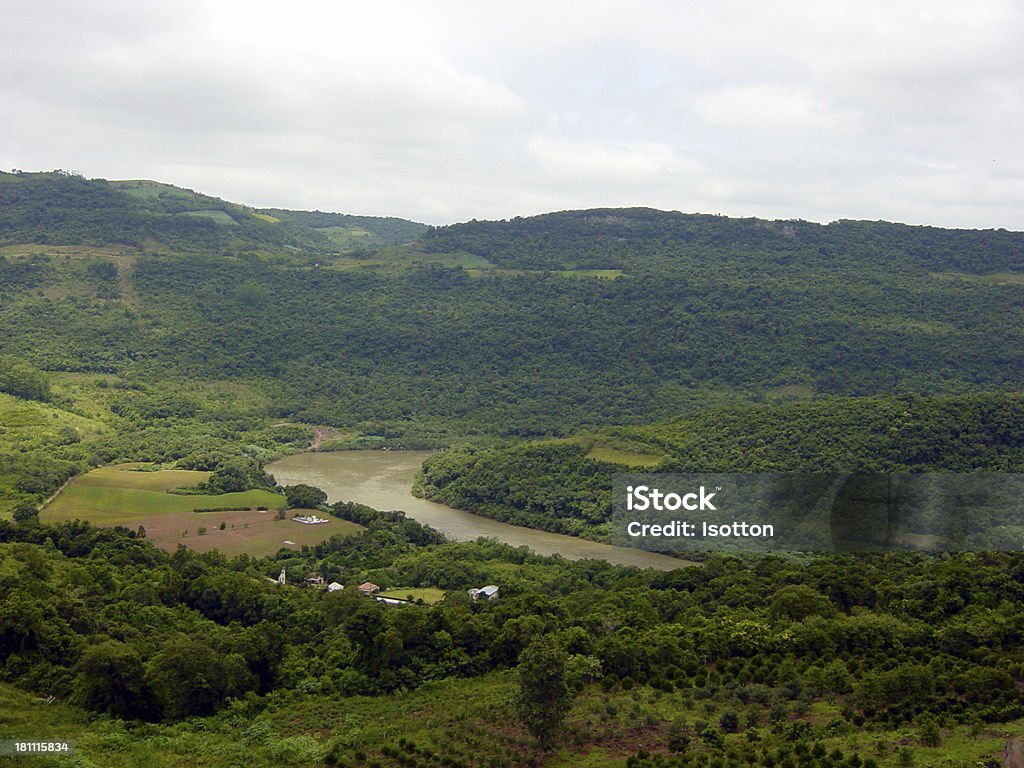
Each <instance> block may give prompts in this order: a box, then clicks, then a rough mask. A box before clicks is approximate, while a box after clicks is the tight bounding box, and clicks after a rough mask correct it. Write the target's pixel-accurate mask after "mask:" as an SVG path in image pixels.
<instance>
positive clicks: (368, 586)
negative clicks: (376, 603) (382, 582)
mask: <svg viewBox="0 0 1024 768" xmlns="http://www.w3.org/2000/svg"><path fill="white" fill-rule="evenodd" d="M359 591H360V592H362V593H363V594H364V595H373V594H376V593H377V592H380V587H378V586H377V585H376V584H374V583H373V582H372V581H365V582H363V583H362V584H360V585H359Z"/></svg>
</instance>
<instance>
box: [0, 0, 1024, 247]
mask: <svg viewBox="0 0 1024 768" xmlns="http://www.w3.org/2000/svg"><path fill="white" fill-rule="evenodd" d="M2 19H3V23H2V24H0V105H3V106H2V107H0V110H2V114H3V118H2V119H0V168H3V169H4V170H10V169H14V168H17V169H21V170H29V171H36V170H52V169H56V168H62V169H64V170H70V171H76V172H78V173H81V174H83V175H85V176H87V177H90V178H94V177H99V178H107V179H133V178H148V179H154V180H157V181H164V182H168V183H172V184H177V185H179V186H183V187H187V188H190V189H195V190H196V191H199V192H204V193H207V194H212V195H216V196H218V197H223V198H225V199H228V200H231V201H234V202H240V203H245V204H248V205H253V206H258V207H282V208H295V209H319V210H325V211H337V212H341V213H355V214H366V215H378V216H401V217H404V218H410V219H414V220H417V221H422V222H426V223H429V224H446V223H452V222H455V221H465V220H468V219H472V218H477V219H493V218H510V217H513V216H527V215H532V214H536V213H541V212H546V211H554V210H564V209H579V208H590V207H599V206H600V207H604V206H650V207H654V208H661V209H666V210H680V211H684V212H700V213H717V214H724V215H728V216H758V217H763V218H772V219H776V218H778V219H806V220H810V221H820V222H828V221H834V220H836V219H885V220H888V221H900V222H906V223H911V224H931V225H938V226H945V227H968V228H1000V227H1002V228H1006V229H1015V230H1024V141H1022V136H1024V45H1022V44H1021V41H1022V40H1024V4H1022V3H1017V2H1010V1H1005V2H1004V1H1001V0H973V2H970V3H967V2H964V1H963V0H958V2H947V1H946V0H927V1H924V2H916V1H906V2H901V1H900V0H886V1H885V2H873V1H872V0H863V1H858V0H844V1H843V2H836V1H834V0H807V1H801V2H788V1H787V0H775V1H774V2H771V3H764V2H755V1H752V2H747V1H746V0H735V1H733V0H724V1H721V2H717V3H714V4H711V3H706V2H687V1H685V0H668V1H666V2H660V1H659V0H632V1H631V2H629V3H626V2H606V1H605V0H587V2H581V1H576V0H572V1H566V0H545V2H532V1H531V0H524V1H523V2H506V3H491V2H481V0H477V2H467V1H463V0H459V1H457V2H456V1H454V0H414V1H413V2H399V1H395V2H390V1H389V0H374V1H373V2H366V1H364V2H360V3H356V2H349V1H348V0H293V2H290V3H268V2H263V0H246V2H236V1H235V0H217V1H216V2H212V1H210V0H206V1H202V2H200V1H196V0H177V1H176V2H174V3H169V2H160V1H157V0H90V1H89V2H82V0H3V7H2Z"/></svg>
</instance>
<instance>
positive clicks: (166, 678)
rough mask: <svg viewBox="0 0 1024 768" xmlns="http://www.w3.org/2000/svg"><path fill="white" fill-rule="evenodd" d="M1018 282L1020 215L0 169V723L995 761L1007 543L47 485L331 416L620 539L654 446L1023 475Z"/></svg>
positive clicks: (254, 454)
mask: <svg viewBox="0 0 1024 768" xmlns="http://www.w3.org/2000/svg"><path fill="white" fill-rule="evenodd" d="M1022 276H1024V234H1022V233H1014V232H1006V231H1002V230H1000V231H966V230H943V229H937V228H930V227H909V226H904V225H899V224H890V223H886V222H861V221H839V222H833V223H831V224H828V225H819V224H813V223H809V222H804V221H763V220H758V219H730V218H726V217H719V216H703V215H687V214H682V213H675V212H662V211H654V210H650V209H617V210H612V209H602V210H589V211H567V212H562V213H554V214H548V215H544V216H536V217H530V218H516V219H513V220H509V221H490V222H485V221H471V222H467V223H464V224H456V225H452V226H447V227H435V228H428V227H425V226H423V225H420V224H417V223H415V222H409V221H404V220H401V219H396V218H377V217H366V216H355V215H346V214H341V213H327V212H321V211H312V212H309V211H285V210H277V209H274V210H271V209H256V208H251V207H248V206H245V205H241V204H236V203H230V202H226V201H223V200H219V199H217V198H213V197H210V196H207V195H203V194H201V193H197V192H193V191H191V190H185V189H180V188H177V187H173V186H170V185H166V184H160V183H157V182H150V181H122V182H107V181H104V180H100V179H91V180H90V179H84V178H82V177H80V176H77V175H75V174H70V173H65V172H53V173H24V172H14V173H0V328H2V330H3V333H0V584H2V585H3V589H2V590H0V739H2V738H7V737H9V736H18V737H32V738H40V739H42V738H53V737H61V738H65V737H66V738H75V739H77V740H78V742H79V746H80V748H81V754H80V755H78V756H76V757H75V758H73V760H74V761H77V762H76V763H75V764H78V765H82V766H92V765H104V766H108V765H109V766H121V765H124V766H128V765H137V764H140V763H141V762H146V764H147V765H152V766H184V765H196V764H204V765H211V766H238V765H268V766H270V765H273V766H275V767H279V766H319V765H345V766H353V767H354V766H367V767H368V768H384V766H387V768H397V767H398V766H403V767H404V766H410V767H415V766H424V767H425V768H426V767H428V766H429V767H430V768H435V767H436V766H444V767H446V768H463V767H465V768H468V766H478V765H486V766H491V767H492V768H513V767H516V768H518V766H540V765H550V766H556V765H557V766H560V765H576V764H580V763H579V761H580V760H586V761H589V762H587V764H588V765H593V766H613V765H615V766H623V765H629V766H632V767H633V768H647V767H648V766H677V765H678V766H708V767H711V766H714V768H725V767H726V766H730V767H731V766H745V765H760V766H766V768H777V767H778V768H782V767H786V768H796V766H849V768H858V766H861V767H862V768H868V767H870V766H872V765H874V766H896V765H899V766H909V765H914V764H919V765H926V764H935V765H949V766H954V765H956V766H959V765H971V766H976V765H979V764H981V765H998V764H1000V763H999V762H997V761H999V760H1000V757H1001V756H1002V755H1003V750H1004V749H1006V750H1009V752H1010V753H1011V756H1012V753H1013V752H1014V751H1015V750H1018V751H1019V750H1020V749H1022V748H1024V744H1022V743H1021V737H1020V736H1019V734H1020V733H1021V729H1022V727H1024V726H1022V724H1024V699H1022V694H1021V690H1022V688H1024V624H1022V618H1021V616H1022V614H1021V611H1020V604H1021V600H1022V599H1024V561H1022V559H1021V556H1020V554H1019V553H987V552H978V553H966V554H954V555H923V554H914V553H907V552H903V553H892V554H888V555H858V556H856V557H854V556H838V555H836V556H822V557H810V556H806V555H803V556H801V555H793V556H791V557H788V558H785V559H783V558H777V557H760V558H754V557H748V558H745V559H742V558H739V557H733V556H727V555H714V556H708V557H705V558H702V561H701V562H700V564H699V566H694V565H693V563H687V564H686V565H687V567H681V568H678V569H676V570H674V571H668V572H655V571H645V570H638V569H632V568H622V567H617V566H613V565H610V564H608V563H604V562H597V561H580V562H569V561H566V560H564V559H562V558H558V557H555V558H544V557H539V556H537V555H534V554H532V553H530V552H528V551H526V550H525V549H514V548H511V547H508V546H506V545H503V544H500V543H498V542H495V541H484V540H481V541H477V542H472V543H452V542H448V541H445V540H444V538H443V537H442V536H441V535H440V534H438V533H437V532H436V531H433V530H431V529H429V528H425V527H424V526H422V525H420V524H419V523H416V522H415V521H412V520H409V519H407V518H406V517H405V516H404V515H403V514H402V513H401V512H397V511H393V512H378V511H375V510H372V509H369V508H368V507H364V506H361V505H360V504H358V503H353V502H351V501H342V502H337V503H334V504H332V505H330V506H328V505H326V504H325V503H323V496H322V494H321V493H320V492H319V491H318V489H312V488H309V489H306V488H303V489H301V490H302V491H303V493H302V494H300V495H301V496H302V504H303V505H304V506H306V505H308V506H309V507H311V508H316V510H317V512H318V513H319V514H323V515H334V516H337V517H340V518H344V519H346V520H349V521H351V522H354V523H357V524H358V525H359V526H362V528H361V532H360V533H358V534H355V535H352V536H349V537H348V538H334V539H330V540H328V541H326V542H324V543H322V544H319V545H317V546H308V547H304V548H302V549H301V550H298V551H296V550H287V549H282V550H280V551H279V552H278V553H277V554H276V555H272V556H270V557H265V558H256V557H253V556H250V555H243V556H239V557H235V558H234V559H230V560H229V559H228V558H226V557H225V556H224V555H222V554H220V553H218V552H216V551H214V552H212V553H207V554H198V553H196V552H193V551H190V550H188V549H185V548H184V547H181V548H178V550H177V551H176V552H165V551H162V550H160V549H158V548H157V547H155V546H154V545H153V544H152V543H151V542H149V541H147V540H146V539H145V538H144V529H143V530H132V531H129V530H125V529H119V528H112V529H102V528H96V527H92V526H90V525H89V524H88V522H82V521H77V522H69V523H61V524H59V525H54V526H50V525H43V524H40V523H39V521H38V510H39V508H40V506H42V505H44V504H45V502H46V500H47V499H48V498H49V497H50V496H51V495H52V494H54V493H55V492H58V491H59V489H60V488H61V487H62V485H63V484H64V483H66V482H67V481H68V480H69V479H70V478H73V477H74V476H76V475H79V474H81V473H83V472H86V471H87V470H89V469H91V468H93V467H99V466H102V465H106V464H111V463H115V462H128V461H133V462H152V463H153V464H154V466H155V467H163V468H168V467H176V468H181V469H194V470H202V471H205V472H209V473H211V474H210V476H209V479H207V480H205V481H204V482H203V483H202V485H201V487H200V488H197V489H193V492H198V491H200V490H201V491H203V492H206V493H219V492H229V491H240V490H243V489H249V488H259V487H262V488H271V487H273V486H274V481H273V479H272V478H270V477H268V476H267V474H266V472H265V464H266V463H267V462H268V461H269V460H270V459H272V458H274V457H276V456H279V455H281V454H282V453H286V452H290V451H297V450H302V449H304V448H306V447H307V446H309V445H310V443H311V442H315V443H316V444H317V445H318V446H319V447H321V448H324V449H344V448H358V447H368V446H372V447H388V448H419V447H428V448H442V447H443V448H447V449H448V450H446V451H444V452H442V453H438V454H436V455H435V456H434V457H433V458H431V459H430V460H429V461H428V462H427V463H426V465H425V467H424V470H423V473H422V475H421V477H420V479H419V481H418V490H419V492H420V493H422V494H424V495H426V496H428V497H430V498H433V499H437V500H440V501H443V502H445V503H447V504H450V505H453V506H459V507H463V508H466V509H470V510H472V511H474V512H477V513H480V514H484V515H488V516H491V517H496V518H499V519H502V520H507V521H511V522H516V523H519V524H524V525H528V526H532V527H537V528H545V529H548V530H553V531H558V532H563V533H570V534H574V535H581V536H588V537H592V538H597V539H602V538H607V535H608V527H609V522H608V521H609V510H610V503H609V501H610V496H609V491H610V485H611V477H612V475H613V474H615V473H616V472H621V471H623V470H624V469H627V468H638V467H640V468H643V469H644V470H651V471H686V472H698V471H699V472H708V471H720V472H767V471H771V472H796V471H801V472H818V471H844V472H846V471H857V472H892V471H911V472H922V471H952V472H974V471H998V472H1024V400H1022V392H1024V277H1022ZM285 492H286V493H289V491H288V489H285ZM297 493H298V491H297V490H296V489H295V488H294V487H293V488H292V489H291V491H290V495H289V498H290V499H291V496H295V497H296V498H295V499H294V500H295V501H296V504H297V503H299V499H298V496H296V494H297ZM293 506H294V505H293ZM681 562H682V561H681ZM282 572H283V573H284V576H285V581H286V583H285V584H280V583H278V581H277V580H278V578H279V576H280V574H281V573H282ZM312 574H316V576H317V578H322V579H323V581H324V582H325V583H326V582H331V581H335V582H337V583H338V584H340V585H344V586H345V589H343V590H337V591H334V592H329V591H327V590H326V588H320V586H319V582H315V584H316V585H315V586H314V583H313V582H310V581H309V579H311V578H312ZM272 582H273V583H272ZM368 582H373V584H374V585H378V586H381V587H383V588H385V589H390V590H397V591H398V594H399V602H400V603H401V604H399V605H389V604H386V603H382V602H378V601H375V600H373V599H371V598H370V597H368V596H366V595H363V594H362V593H361V591H360V590H359V588H358V587H359V586H360V585H364V584H365V583H368ZM484 585H494V586H499V587H500V597H499V598H498V599H496V600H488V599H474V596H471V595H470V593H469V590H471V589H478V588H480V587H482V586H484ZM405 590H408V593H407V595H406V593H405V592H404V591H405ZM403 596H404V597H403ZM423 596H430V599H429V600H425V599H423ZM475 597H476V598H479V594H478V593H475ZM435 600H436V602H435ZM428 603H431V604H428ZM1008 731H1009V736H1008V737H1007V735H1006V734H1007V732H1008ZM24 759H26V760H27V759H28V758H24ZM63 759H64V758H53V759H51V758H45V757H38V758H37V757H33V758H31V760H33V761H34V762H32V764H33V765H47V764H51V763H53V764H56V762H55V761H57V760H63ZM21 760H22V758H13V759H12V765H17V764H20V762H19V761H21Z"/></svg>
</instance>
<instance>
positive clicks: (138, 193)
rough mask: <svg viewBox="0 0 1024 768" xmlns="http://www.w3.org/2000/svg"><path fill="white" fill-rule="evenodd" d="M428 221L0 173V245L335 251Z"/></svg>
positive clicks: (143, 184)
mask: <svg viewBox="0 0 1024 768" xmlns="http://www.w3.org/2000/svg"><path fill="white" fill-rule="evenodd" d="M424 229H426V227H425V225H422V224H416V223H415V222H411V221H406V220H404V219H396V218H376V217H371V216H347V215H343V214H333V213H321V212H319V211H317V212H315V213H309V212H305V211H283V210H266V211H263V210H260V209H256V208H250V207H248V206H244V205H239V204H236V203H229V202H227V201H225V200H221V199H219V198H216V197H211V196H209V195H203V194H199V193H197V192H193V191H192V190H189V189H182V188H180V187H175V186H172V185H170V184H162V183H159V182H155V181H106V180H104V179H85V178H83V177H81V176H78V175H76V174H72V173H67V172H61V171H54V172H52V173H25V172H15V173H0V245H9V244H23V243H35V244H43V243H46V244H51V245H92V246H104V245H129V246H136V247H142V246H144V245H147V246H149V247H150V248H154V249H157V250H160V249H163V250H171V251H174V252H186V253H197V252H223V251H225V250H231V249H241V250H246V249H248V250H253V249H257V250H262V251H269V252H277V251H281V250H283V249H287V250H289V251H293V252H294V251H302V252H306V253H309V254H336V253H342V252H344V251H347V250H351V249H352V248H353V247H377V246H382V245H393V244H396V243H406V242H409V241H410V240H413V239H415V238H416V236H417V235H419V234H420V233H421V232H422V231H423V230H424Z"/></svg>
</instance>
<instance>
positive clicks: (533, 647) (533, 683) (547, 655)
mask: <svg viewBox="0 0 1024 768" xmlns="http://www.w3.org/2000/svg"><path fill="white" fill-rule="evenodd" d="M566 660H567V656H566V653H565V651H563V650H562V649H561V648H560V647H559V646H558V645H556V643H555V641H554V640H553V639H551V638H550V637H539V638H537V639H536V640H534V641H533V642H532V643H530V644H529V645H528V646H527V647H526V648H525V649H524V650H523V652H522V654H521V655H520V656H519V693H518V695H517V697H516V711H517V713H518V715H519V718H520V720H522V722H523V724H524V725H525V726H526V729H527V730H528V731H529V732H530V733H531V734H532V735H533V736H535V737H536V738H537V740H538V741H539V742H540V745H541V747H543V748H544V749H551V747H552V746H553V745H554V741H555V735H556V734H557V733H558V730H559V728H561V726H562V722H563V721H564V720H565V716H566V714H568V712H569V708H570V707H571V706H572V699H573V695H572V692H571V691H570V690H569V685H568V683H567V682H566V677H565V665H566Z"/></svg>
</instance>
